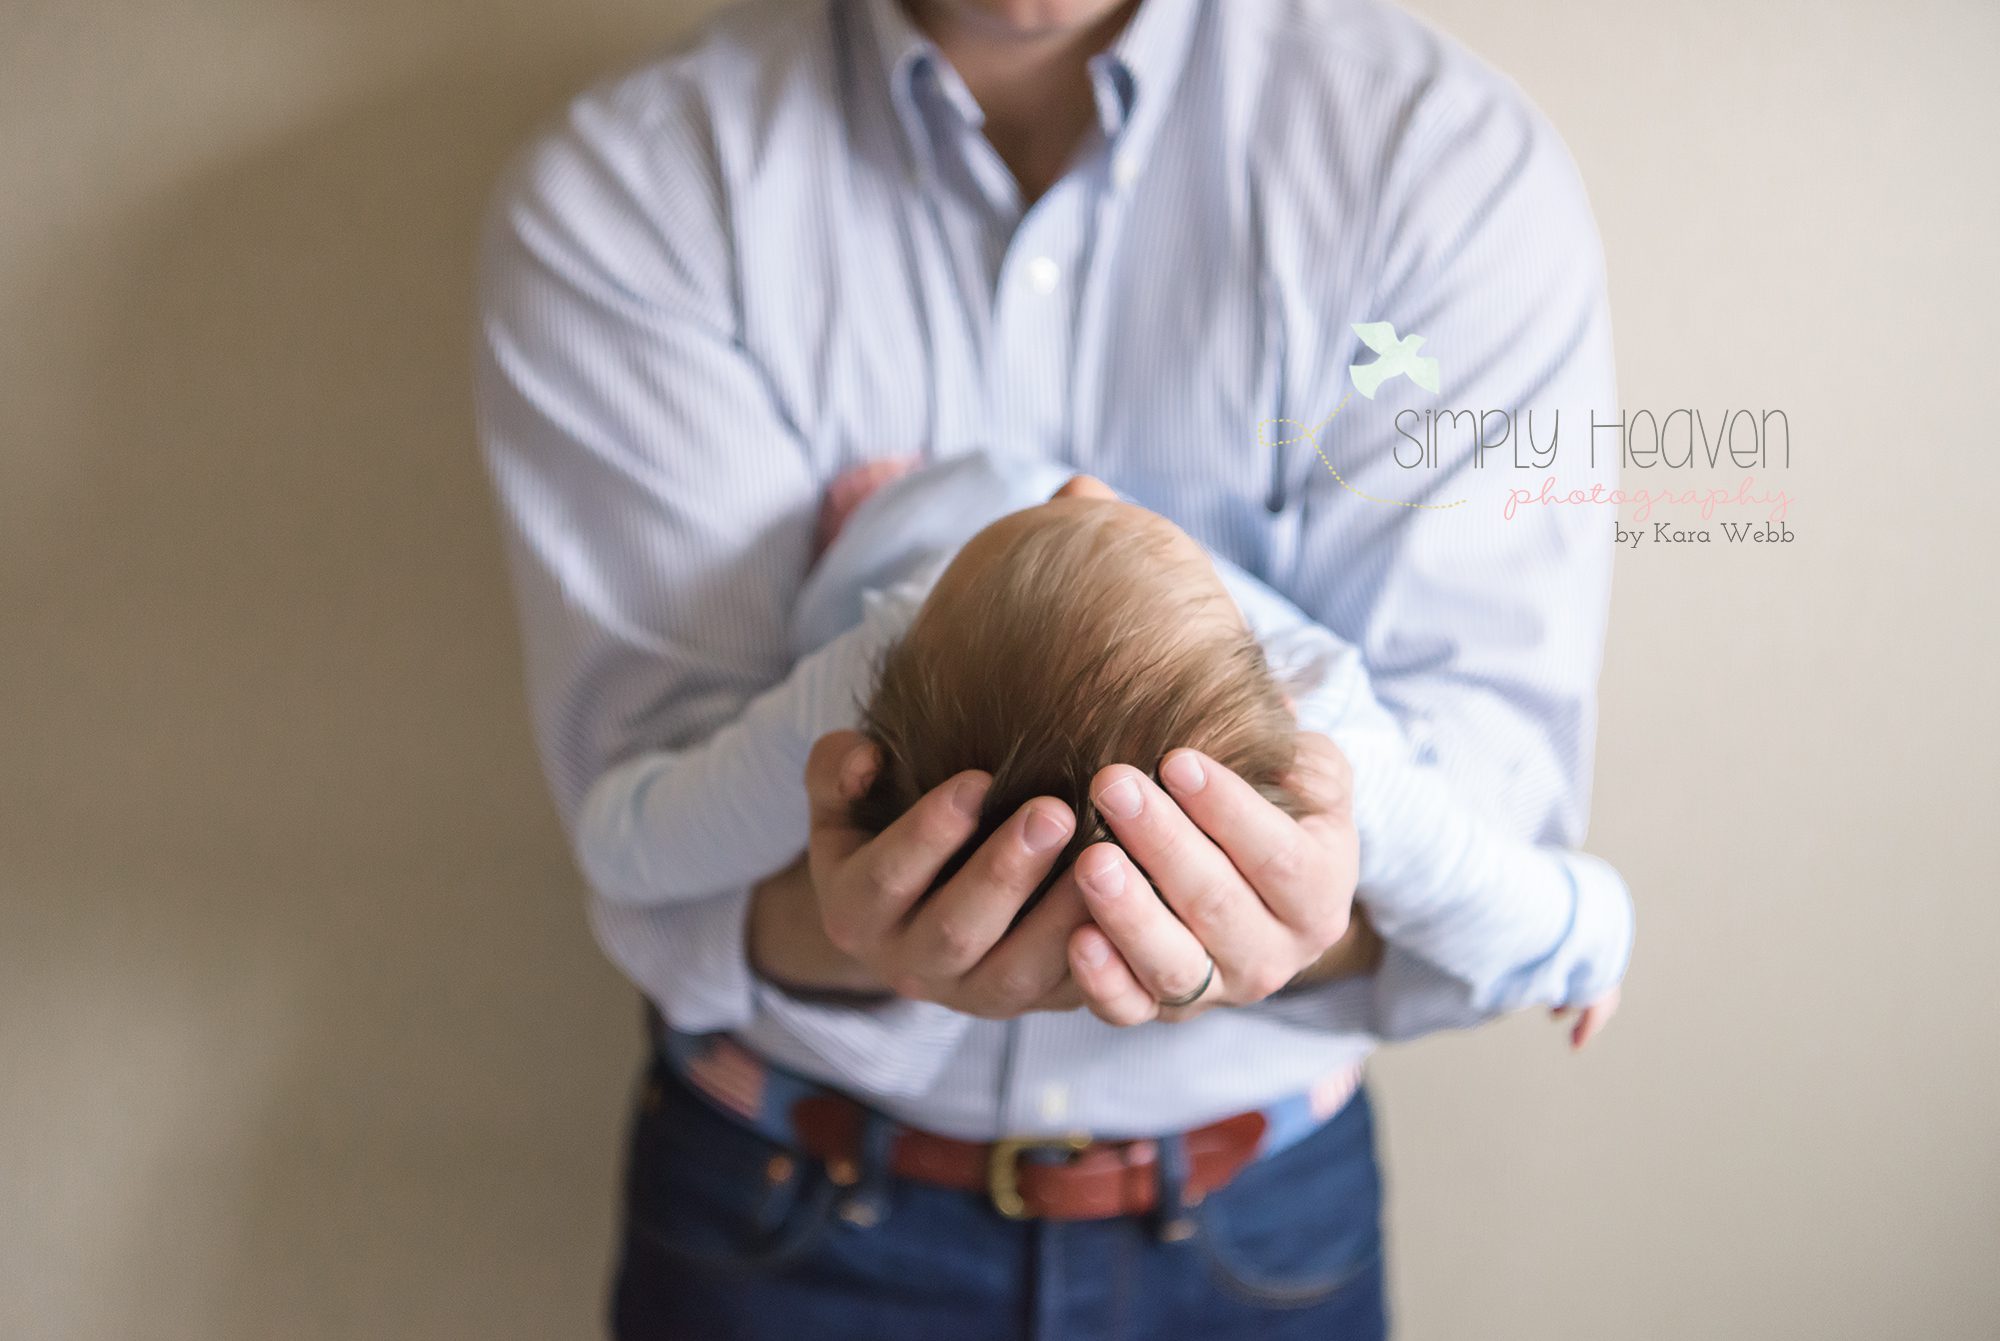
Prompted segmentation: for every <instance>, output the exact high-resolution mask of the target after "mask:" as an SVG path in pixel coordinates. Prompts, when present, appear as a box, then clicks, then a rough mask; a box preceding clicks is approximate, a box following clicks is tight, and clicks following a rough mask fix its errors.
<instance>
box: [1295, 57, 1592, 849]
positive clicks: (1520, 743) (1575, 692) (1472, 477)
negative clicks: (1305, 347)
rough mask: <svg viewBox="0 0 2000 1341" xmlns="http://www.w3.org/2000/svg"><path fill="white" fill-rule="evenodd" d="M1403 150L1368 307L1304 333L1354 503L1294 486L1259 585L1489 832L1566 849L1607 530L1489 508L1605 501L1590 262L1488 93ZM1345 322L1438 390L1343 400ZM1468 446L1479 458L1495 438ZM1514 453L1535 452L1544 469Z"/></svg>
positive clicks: (1556, 511)
mask: <svg viewBox="0 0 2000 1341" xmlns="http://www.w3.org/2000/svg"><path fill="white" fill-rule="evenodd" d="M1405 127H1406V128H1405V130H1404V131H1403V133H1402V134H1401V135H1400V136H1399V138H1398V139H1397V141H1396V143H1395V145H1394V146H1393V148H1392V149H1391V151H1390V152H1389V153H1388V154H1387V161H1386V162H1385V164H1384V166H1383V168H1382V173H1383V176H1384V180H1385V189H1384V196H1383V202H1384V203H1383V205H1382V207H1381V210H1380V212H1379V224H1378V227H1379V240H1378V241H1377V242H1375V243H1374V244H1372V245H1371V247H1370V257H1371V264H1370V265H1369V266H1368V269H1367V272H1366V273H1368V274H1370V275H1371V276H1373V280H1372V285H1371V287H1370V289H1368V290H1366V291H1364V292H1363V294H1362V295H1361V296H1360V297H1359V298H1351V299H1345V300H1336V299H1331V298H1329V299H1328V300H1327V301H1328V302H1338V304H1339V310H1338V311H1336V312H1333V313H1324V312H1323V313H1322V314H1321V319H1320V322H1319V326H1320V328H1321V329H1332V330H1335V331H1337V332H1338V338H1335V339H1329V340H1326V341H1325V342H1324V343H1322V344H1321V345H1319V346H1318V347H1317V348H1316V349H1314V350H1313V351H1311V352H1312V359H1311V360H1310V363H1309V366H1308V367H1306V368H1305V369H1303V370H1302V371H1301V372H1300V374H1299V381H1300V384H1299V385H1298V386H1297V388H1296V394H1297V395H1298V396H1299V397H1300V398H1301V401H1302V403H1303V404H1305V405H1310V406H1317V407H1320V408H1318V409H1317V410H1316V411H1313V413H1315V414H1317V415H1324V414H1326V413H1327V412H1328V409H1329V408H1330V407H1334V406H1337V405H1342V402H1343V401H1344V402H1345V404H1344V406H1343V407H1342V408H1341V409H1339V411H1338V412H1337V413H1334V414H1333V417H1332V418H1331V420H1330V421H1328V422H1327V423H1326V425H1325V427H1324V428H1323V429H1321V430H1319V432H1318V434H1317V441H1318V444H1319V446H1320V447H1321V448H1322V449H1323V450H1324V452H1325V454H1326V456H1327V458H1328V459H1329V460H1330V461H1332V462H1335V463H1338V465H1339V468H1340V470H1341V473H1342V476H1343V477H1344V479H1345V480H1346V482H1347V484H1349V485H1351V486H1352V488H1353V490H1358V491H1359V493H1360V494H1366V495H1370V496H1371V497H1370V498H1363V497H1360V496H1358V495H1357V494H1356V493H1355V492H1352V491H1350V490H1349V489H1348V488H1347V487H1345V486H1343V484H1342V482H1341V481H1340V480H1337V479H1335V478H1334V477H1333V475H1332V473H1331V472H1330V471H1325V470H1317V471H1313V472H1311V476H1310V478H1311V483H1310V484H1309V485H1308V486H1307V487H1306V490H1305V492H1304V494H1303V496H1302V498H1301V500H1300V504H1299V506H1300V510H1301V516H1300V518H1299V521H1298V539H1297V541H1296V552H1295V555H1294V557H1293V560H1292V562H1291V565H1290V568H1289V570H1288V572H1287V573H1286V574H1285V575H1284V577H1283V580H1282V581H1281V582H1280V584H1279V585H1280V586H1281V587H1282V589H1283V590H1284V591H1285V593H1286V594H1287V595H1288V596H1290V597H1291V598H1292V599H1293V600H1294V601H1295V602H1296V603H1297V604H1298V605H1299V606H1301V607H1302V608H1303V609H1304V610H1305V611H1307V612H1308V613H1309V614H1310V615H1312V616H1313V617H1314V618H1315V619H1316V620H1318V622H1320V623H1321V624H1324V625H1325V626H1327V627H1328V628H1330V629H1333V630H1334V631H1336V632H1338V633H1340V634H1342V635H1343V636H1344V637H1346V638H1347V639H1348V641H1350V642H1352V643H1353V644H1354V645H1355V646H1356V647H1358V648H1359V649H1360V651H1361V655H1362V657H1363V659H1364V660H1365V661H1366V663H1367V665H1368V668H1369V672H1370V674H1371V677H1372V679H1373V683H1374V688H1375V692H1376V693H1377V694H1378V695H1379V696H1380V697H1381V699H1382V701H1383V702H1384V703H1385V704H1387V705H1388V706H1389V707H1390V708H1391V709H1392V710H1393V711H1394V712H1395V713H1396V715H1397V717H1398V718H1399V719H1400V720H1401V722H1402V724H1403V726H1404V728H1405V730H1406V731H1407V733H1408V735H1409V737H1410V740H1411V742H1412V745H1413V747H1414V749H1415V750H1416V757H1417V758H1419V759H1420V760H1423V761H1425V762H1428V763H1433V764H1435V765H1436V767H1437V768H1438V769H1439V771H1440V772H1441V774H1442V775H1443V776H1444V777H1445V778H1447V779H1448V780H1449V781H1450V782H1451V783H1452V784H1453V785H1454V786H1455V787H1456V788H1457V789H1458V790H1459V792H1460V793H1461V794H1462V795H1463V796H1464V797H1465V798H1466V799H1467V800H1468V801H1469V802H1470V803H1471V804H1472V805H1474V806H1476V807H1478V808H1479V809H1481V810H1482V811H1484V812H1485V813H1487V814H1488V815H1490V816H1491V817H1492V818H1493V820H1494V821H1495V822H1496V823H1498V824H1500V825H1501V826H1503V827H1504V828H1506V829H1507V830H1508V831H1510V832H1513V833H1517V834H1520V835H1522V836H1524V837H1531V838H1534V839H1537V840H1539V841H1542V842H1548V843H1555V844H1560V845H1563V846H1574V845H1575V844H1576V843H1578V842H1579V841H1580V840H1581V838H1582V836H1583V833H1584V830H1585V827H1586V821H1587V818H1588V812H1589V804H1588V801H1589V793H1590V780H1591V765H1592V755H1593V751H1594V747H1595V733H1596V717H1597V704H1596V684H1597V677H1598V672H1599V667H1600V663H1601V659H1602V649H1603V641H1604V623H1605V614H1606V609H1607V604H1608V599H1609V585H1610V572H1611V560H1612V555H1613V548H1612V543H1611V527H1612V523H1613V520H1614V518H1613V515H1612V514H1613V511H1614V510H1613V509H1611V508H1609V507H1603V506H1592V505H1524V506H1520V507H1518V508H1517V509H1516V511H1515V512H1514V515H1513V516H1512V517H1511V518H1510V517H1508V516H1506V515H1505V505H1506V503H1507V501H1508V499H1509V497H1510V493H1511V491H1513V490H1518V489H1523V488H1525V489H1529V490H1535V489H1537V488H1538V487H1539V486H1540V484H1541V482H1542V479H1543V477H1544V475H1545V474H1546V475H1551V476H1553V477H1554V479H1555V480H1556V482H1557V483H1558V485H1559V486H1560V491H1561V493H1562V494H1563V495H1565V496H1566V495H1568V494H1569V493H1570V492H1571V491H1573V490H1580V491H1582V492H1584V493H1585V494H1587V493H1588V492H1589V491H1590V489H1591V487H1592V486H1593V485H1597V484H1602V485H1603V486H1604V487H1605V490H1606V491H1607V492H1608V491H1609V489H1610V488H1611V487H1612V486H1613V485H1614V484H1615V482H1616V460H1615V453H1613V452H1612V451H1610V450H1609V446H1610V444H1611V439H1610V438H1609V436H1608V435H1606V436H1602V437H1598V438H1596V439H1595V440H1594V435H1593V434H1592V431H1591V425H1592V421H1593V418H1596V419H1599V420H1610V419H1615V417H1616V413H1617V412H1616V409H1615V405H1616V394H1615V390H1614V385H1613V365H1612V351H1611V330H1610V321H1609V315H1608V311H1607V307H1606V301H1605V285H1604V273H1603V260H1602V251H1601V247H1600V245H1599V241H1598V237H1597V232H1596V228H1595V225H1594V223H1593V221H1592V218H1591V214H1590V208H1589V204H1588V201H1587V199H1586V197H1585V194H1584V190H1583V186H1582V183H1581V181H1580V180H1579V179H1578V177H1577V174H1576V170H1575V167H1574V165H1573V164H1572V162H1571V160H1570V157H1569V155H1568V152H1567V151H1566V149H1565V148H1564V146H1563V145H1562V143H1561V142H1560V140H1559V139H1558V138H1557V136H1556V134H1555V132H1554V131H1553V130H1552V129H1551V128H1550V127H1549V126H1548V125H1547V123H1546V122H1545V121H1544V120H1543V119H1542V118H1541V117H1540V116H1539V115H1538V114H1537V113H1536V112H1535V111H1534V109H1533V108H1532V107H1530V106H1529V105H1528V104H1527V103H1526V101H1525V100H1524V99H1523V98H1522V97H1521V96H1520V94H1519V93H1518V92H1517V91H1516V90H1514V89H1513V88H1512V87H1511V86H1510V85H1507V84H1505V82H1504V81H1502V80H1499V79H1498V78H1497V77H1485V78H1470V77H1468V78H1462V79H1444V80H1440V81H1438V82H1437V84H1436V85H1435V86H1434V87H1433V88H1432V89H1430V90H1429V91H1428V92H1427V93H1425V94H1424V95H1423V96H1421V97H1420V98H1419V99H1418V101H1417V102H1416V104H1415V105H1414V106H1413V107H1412V109H1411V110H1410V114H1409V116H1408V118H1407V119H1406V122H1405ZM1329 316H1332V317H1333V318H1335V319H1334V320H1331V321H1329V320H1328V319H1327V318H1328V317H1329ZM1365 321H1387V322H1390V323H1392V324H1393V325H1394V326H1395V328H1396V330H1397V331H1398V332H1399V333H1400V334H1404V335H1411V334H1414V335H1421V336H1423V337H1424V338H1425V341H1426V343H1425V344H1424V346H1423V353H1424V354H1425V355H1434V356H1436V358H1437V359H1438V361H1439V367H1440V391H1439V392H1438V393H1437V394H1432V393H1431V392H1428V391H1426V390H1424V389H1423V388H1421V387H1419V386H1417V385H1416V384H1415V383H1413V382H1412V381H1410V380H1409V379H1408V378H1397V379H1395V380H1394V381H1392V382H1389V383H1387V384H1385V385H1384V386H1383V387H1382V389H1381V390H1380V391H1379V392H1378V393H1377V394H1376V396H1375V398H1374V399H1373V400H1367V399H1363V398H1362V397H1360V396H1359V395H1357V394H1354V393H1353V392H1352V388H1351V386H1350V379H1349V376H1348V372H1347V369H1348V366H1349V365H1350V364H1354V363H1364V362H1367V361H1368V360H1369V358H1370V357H1371V355H1370V354H1369V352H1368V351H1367V350H1366V349H1365V348H1363V347H1362V346H1361V345H1360V343H1359V341H1358V338H1356V337H1354V336H1353V335H1352V333H1351V326H1350V323H1353V322H1365ZM1350 396H1351V397H1352V398H1351V399H1349V397H1350ZM1445 410H1449V411H1470V412H1473V413H1474V414H1478V413H1480V412H1485V411H1493V412H1504V413H1505V415H1506V416H1507V417H1508V424H1509V436H1508V437H1507V439H1506V440H1505V442H1504V445H1503V446H1501V447H1499V448H1496V449H1494V450H1491V451H1487V452H1485V453H1484V454H1483V455H1482V454H1480V453H1478V452H1476V451H1475V448H1474V444H1473V431H1472V427H1471V425H1470V424H1469V423H1468V422H1467V421H1466V420H1464V419H1459V420H1444V419H1440V418H1427V417H1426V416H1427V415H1430V414H1431V413H1432V412H1437V411H1445ZM1482 427H1483V431H1484V432H1485V433H1486V436H1487V440H1488V441H1489V442H1492V441H1498V440H1499V439H1500V433H1501V421H1500V420H1499V419H1498V418H1495V417H1492V416H1488V417H1487V418H1486V419H1485V420H1484V421H1482ZM1530 438H1532V440H1533V441H1534V442H1535V443H1537V444H1539V445H1540V446H1542V447H1544V448H1545V447H1546V446H1547V444H1548V443H1549V442H1550V441H1551V440H1555V441H1556V442H1557V444H1558V446H1557V452H1556V455H1555V457H1554V459H1553V461H1552V462H1551V461H1549V460H1548V459H1547V458H1546V457H1542V458H1537V457H1536V456H1535V455H1534V454H1533V451H1532V449H1531V448H1530V447H1529V445H1528V443H1529V439H1530ZM1593 446H1596V447H1597V450H1596V451H1595V452H1593V450H1592V449H1593ZM1419 448H1424V449H1425V450H1427V451H1434V453H1435V458H1434V460H1432V459H1429V458H1426V459H1423V460H1421V461H1419V460H1418V459H1417V454H1418V451H1419ZM1517 450H1518V451H1519V453H1520V455H1519V457H1518V458H1517V457H1516V451H1517ZM1399 452H1400V453H1401V456H1402V461H1401V462H1399V461H1398V460H1397V454H1398V453H1399ZM1517 459H1518V462H1519V464H1518V466H1517V464H1516V463H1517ZM1538 466H1539V467H1540V468H1538ZM1374 500H1387V501H1374ZM1405 504H1420V505H1422V506H1405Z"/></svg>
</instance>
